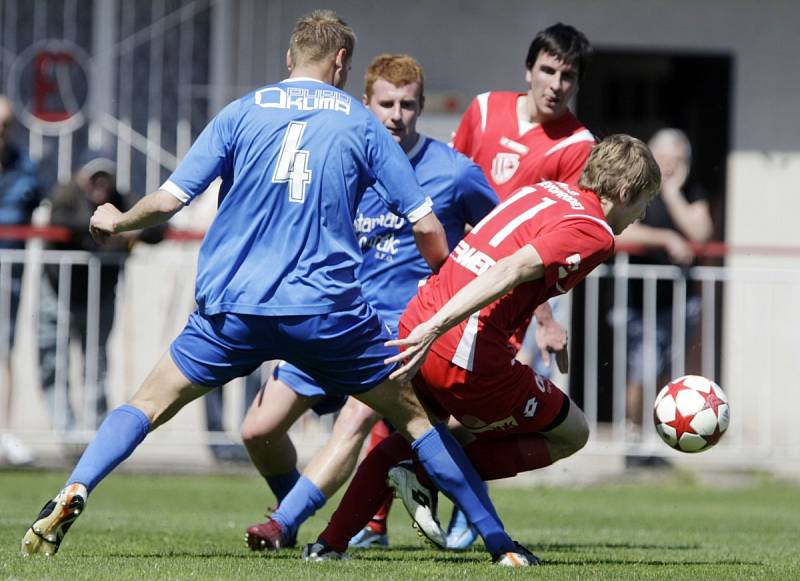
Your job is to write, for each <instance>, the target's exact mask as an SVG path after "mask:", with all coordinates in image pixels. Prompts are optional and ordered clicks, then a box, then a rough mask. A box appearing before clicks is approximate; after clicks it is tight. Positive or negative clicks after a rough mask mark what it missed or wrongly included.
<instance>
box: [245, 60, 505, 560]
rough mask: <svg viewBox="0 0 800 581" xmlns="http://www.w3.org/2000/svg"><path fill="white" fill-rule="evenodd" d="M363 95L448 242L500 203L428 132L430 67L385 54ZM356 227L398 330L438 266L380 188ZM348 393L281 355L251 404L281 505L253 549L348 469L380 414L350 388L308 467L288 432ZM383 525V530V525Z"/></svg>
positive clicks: (365, 279) (386, 315)
mask: <svg viewBox="0 0 800 581" xmlns="http://www.w3.org/2000/svg"><path fill="white" fill-rule="evenodd" d="M363 101H364V104H365V105H366V106H367V108H368V109H369V110H370V111H371V112H372V113H374V114H375V116H376V117H377V119H378V121H380V123H381V124H383V126H384V127H386V129H388V131H389V132H390V133H391V135H392V137H393V138H394V140H395V141H396V142H397V143H398V144H399V145H400V147H401V148H402V149H403V151H404V152H405V154H406V156H407V157H408V160H409V161H410V162H411V166H412V167H413V168H414V174H415V176H416V178H417V181H418V182H419V184H420V185H421V186H422V189H423V190H424V191H425V192H426V193H427V194H428V195H430V197H431V199H432V200H433V208H434V211H435V212H436V215H437V216H438V217H439V219H440V221H441V222H442V225H443V226H444V230H445V233H446V235H447V245H448V248H454V247H455V245H456V244H457V243H458V241H459V240H461V238H462V237H463V236H464V229H465V226H466V225H468V224H469V225H473V224H477V223H478V222H479V221H480V220H481V219H482V218H483V217H484V216H485V215H486V214H488V213H489V212H490V211H491V210H492V208H494V206H495V205H496V204H497V196H496V194H495V193H494V192H493V191H492V189H491V188H490V187H489V184H488V183H487V182H486V178H485V177H484V176H483V173H482V172H481V169H480V168H479V167H478V166H477V165H475V164H474V163H472V162H471V161H469V160H468V159H467V158H466V157H464V156H463V155H461V154H459V153H457V152H455V151H453V150H452V149H451V148H450V147H448V146H447V145H446V144H444V143H442V142H440V141H436V140H434V139H430V138H428V137H425V136H424V135H420V134H419V133H418V132H417V129H416V125H417V118H418V117H419V115H420V113H421V112H422V109H423V107H424V104H425V91H424V74H423V71H422V67H421V66H420V65H419V63H418V62H417V61H415V60H414V59H413V58H411V57H410V56H407V55H391V54H382V55H379V56H377V57H376V58H375V59H374V60H373V61H372V63H371V64H370V66H369V68H368V69H367V72H366V75H365V88H364V98H363ZM354 226H355V230H356V235H357V236H358V240H359V244H360V246H361V250H362V251H363V252H364V260H363V262H362V264H361V266H360V267H359V269H358V279H359V281H360V282H361V284H362V291H363V294H364V298H365V299H366V300H367V301H368V302H369V303H370V304H371V305H373V306H374V307H375V308H376V310H377V311H378V313H379V314H380V316H381V319H382V320H383V323H384V325H386V327H387V328H388V329H390V334H391V335H392V336H393V337H395V336H397V321H398V319H399V318H400V315H401V314H402V312H403V310H404V309H405V307H406V305H407V304H408V301H409V300H410V299H411V298H412V297H413V296H414V295H415V294H416V292H417V287H418V285H419V282H420V280H422V279H424V278H425V277H427V276H429V275H430V274H431V270H430V267H429V266H428V264H426V262H425V260H424V259H423V258H422V256H420V254H419V252H418V250H417V248H416V246H415V245H414V236H413V232H412V228H411V224H410V223H409V222H408V221H407V220H406V219H404V218H403V217H401V216H398V215H396V214H394V213H392V212H391V211H388V210H387V208H386V206H385V204H384V202H383V201H382V199H381V196H380V195H379V193H378V192H377V191H375V190H374V189H373V188H369V189H367V191H366V192H365V194H364V197H363V198H362V200H361V203H360V204H359V206H358V210H357V211H356V218H355V223H354ZM344 401H345V398H344V397H343V396H326V392H325V390H324V389H323V387H322V386H321V385H320V383H319V382H318V381H317V380H316V379H315V378H314V377H312V376H311V375H309V374H308V373H305V372H303V371H302V370H301V369H299V368H298V367H297V366H295V365H292V364H291V363H282V364H280V365H279V366H278V367H277V368H276V369H275V372H274V375H273V377H271V378H270V379H269V380H268V381H267V383H266V385H265V386H264V392H263V394H262V395H261V396H260V397H257V398H256V400H255V401H254V402H253V404H252V405H251V406H250V409H249V410H248V413H247V417H246V418H245V421H244V423H243V425H242V439H243V441H244V443H245V445H246V447H247V450H248V452H249V453H250V457H251V458H252V460H253V463H254V464H255V466H256V468H257V469H258V471H259V472H260V473H261V475H262V476H263V477H264V479H265V480H266V481H267V484H268V485H269V487H270V488H271V490H272V492H273V493H274V494H275V497H276V498H277V500H278V503H279V506H278V509H277V511H276V512H274V513H273V514H272V517H271V518H270V519H269V520H268V521H267V522H265V523H263V524H258V525H253V526H252V527H250V528H249V529H248V531H247V541H248V544H249V546H250V547H251V548H252V549H254V550H260V549H268V550H277V549H280V548H284V547H287V546H292V545H294V544H295V538H296V535H297V531H298V529H299V527H300V525H301V524H302V523H303V522H304V521H305V520H306V519H307V518H308V517H310V516H311V515H312V514H313V513H314V512H315V511H316V510H318V509H319V508H320V507H321V506H322V505H323V504H324V503H325V502H326V500H327V499H328V498H330V496H331V495H332V494H333V493H334V492H335V491H336V490H338V488H339V487H340V486H341V485H342V484H343V483H344V482H345V481H346V480H347V478H349V477H350V474H351V473H352V471H353V468H355V464H356V460H357V458H358V454H359V452H360V451H361V446H362V444H363V441H364V438H365V437H366V434H367V433H368V431H369V429H370V427H371V426H372V425H373V424H374V423H375V422H376V421H377V419H378V417H379V416H378V415H377V413H376V412H374V411H373V410H372V409H371V408H369V407H367V406H365V405H364V404H363V403H361V402H360V401H358V400H357V399H355V398H347V403H346V404H345V405H344V408H343V409H342V411H341V413H340V414H339V417H338V418H337V420H336V423H335V424H334V428H333V432H332V433H331V435H330V437H329V439H328V440H327V442H326V444H325V446H324V447H323V448H322V449H321V450H319V451H318V452H317V454H316V455H315V456H314V457H313V458H312V459H311V461H310V462H309V464H308V465H307V466H306V467H305V469H304V470H303V475H302V476H301V475H300V473H299V472H298V470H297V466H296V464H297V453H296V451H295V448H294V445H293V444H292V441H291V439H290V437H289V435H288V433H287V431H288V429H289V428H290V427H291V425H292V424H293V423H294V422H295V421H296V420H297V419H298V418H299V417H300V415H301V414H303V413H304V412H306V411H307V410H308V409H311V408H313V409H314V410H315V411H316V412H317V413H319V414H323V413H330V412H334V411H336V410H338V409H340V408H341V407H342V405H343V404H344ZM381 532H384V531H381Z"/></svg>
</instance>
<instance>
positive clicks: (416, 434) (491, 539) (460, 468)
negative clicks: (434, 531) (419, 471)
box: [357, 380, 517, 559]
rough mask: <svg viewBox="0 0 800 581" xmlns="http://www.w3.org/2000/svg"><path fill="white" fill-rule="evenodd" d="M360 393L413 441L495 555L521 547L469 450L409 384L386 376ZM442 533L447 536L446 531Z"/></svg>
mask: <svg viewBox="0 0 800 581" xmlns="http://www.w3.org/2000/svg"><path fill="white" fill-rule="evenodd" d="M357 397H358V398H359V399H361V401H363V402H364V403H366V404H367V405H369V406H370V407H372V408H373V409H375V410H376V411H377V412H378V413H380V414H382V415H384V416H385V417H386V419H387V420H389V421H390V422H391V423H392V425H393V426H395V428H396V429H397V430H398V432H399V433H400V434H402V435H403V436H404V437H406V439H408V440H409V441H411V448H412V450H413V452H414V455H415V457H416V459H417V460H418V461H419V462H420V464H421V465H422V467H423V468H424V470H425V472H426V473H427V474H428V475H429V476H430V478H431V480H432V481H433V482H434V483H435V484H436V486H437V487H438V488H439V490H441V491H442V492H444V493H445V495H447V497H448V498H450V500H452V501H453V502H454V503H456V504H458V505H459V506H461V508H462V509H463V510H464V512H465V513H466V514H467V517H468V519H469V521H470V522H471V523H472V524H473V525H474V526H475V527H476V528H477V529H478V532H479V533H480V535H481V537H482V538H483V540H484V544H485V545H486V548H487V550H488V551H489V552H490V553H491V554H492V556H493V557H495V558H496V559H497V558H499V556H501V555H503V554H505V553H507V552H514V551H516V550H517V545H516V543H514V541H512V540H511V538H510V537H509V536H508V535H507V534H506V532H505V530H504V528H503V524H502V522H501V521H500V517H499V516H498V515H497V512H496V511H495V509H494V505H493V504H492V501H491V499H490V498H489V495H488V494H487V492H486V488H485V486H484V484H483V481H482V480H481V478H480V476H479V475H478V473H477V472H476V471H475V468H474V467H473V466H472V464H470V462H469V460H468V458H467V456H466V455H465V454H464V450H463V449H462V448H461V446H460V445H459V444H458V442H457V441H456V439H455V438H454V437H453V436H452V435H451V434H450V432H449V431H448V430H447V426H446V425H445V424H444V423H436V425H435V426H434V425H433V422H434V421H436V418H432V417H431V416H430V415H429V412H428V411H427V409H426V408H424V407H423V406H422V404H421V403H420V401H419V400H418V399H417V397H416V395H415V393H414V391H413V389H412V388H411V386H410V385H407V384H406V385H403V384H399V383H397V382H394V381H391V380H386V381H384V383H382V384H381V385H379V386H378V387H376V388H375V389H373V390H370V391H369V392H366V393H363V394H359V395H358V396H357ZM406 508H409V507H408V505H406ZM426 536H428V538H429V539H431V540H433V538H434V537H433V536H432V535H431V534H426ZM440 536H441V538H442V539H444V537H445V534H444V532H443V531H441V533H440Z"/></svg>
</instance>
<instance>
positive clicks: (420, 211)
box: [406, 196, 433, 224]
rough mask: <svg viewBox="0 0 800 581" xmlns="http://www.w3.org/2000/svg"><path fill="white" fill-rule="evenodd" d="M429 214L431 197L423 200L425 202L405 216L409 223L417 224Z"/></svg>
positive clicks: (431, 209)
mask: <svg viewBox="0 0 800 581" xmlns="http://www.w3.org/2000/svg"><path fill="white" fill-rule="evenodd" d="M431 212H433V200H431V197H430V196H428V197H427V198H425V201H424V202H423V203H422V205H421V206H418V207H417V208H415V209H414V210H411V211H410V212H409V213H408V215H407V216H406V218H408V221H409V222H411V223H412V224H414V223H416V222H419V221H420V220H421V219H422V218H424V217H425V216H427V215H428V214H430V213H431Z"/></svg>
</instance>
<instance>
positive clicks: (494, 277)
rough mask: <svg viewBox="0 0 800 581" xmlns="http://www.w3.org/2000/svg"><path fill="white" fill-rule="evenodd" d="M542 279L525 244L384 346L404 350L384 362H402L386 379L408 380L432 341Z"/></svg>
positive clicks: (536, 255) (533, 251) (532, 250)
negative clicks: (511, 292)
mask: <svg viewBox="0 0 800 581" xmlns="http://www.w3.org/2000/svg"><path fill="white" fill-rule="evenodd" d="M542 276H544V264H543V263H542V258H541V256H539V253H538V252H537V251H536V249H535V248H534V247H533V246H531V245H530V244H526V245H525V246H523V247H522V248H520V249H519V250H517V251H516V252H515V253H514V254H512V255H511V256H507V257H505V258H503V259H501V260H498V261H497V263H496V264H495V265H494V266H493V267H491V268H490V269H489V270H487V271H486V272H485V273H483V274H482V275H481V276H479V277H477V278H475V279H474V280H472V281H471V282H470V283H469V284H468V285H466V286H465V287H464V288H462V289H461V290H460V291H458V292H457V293H456V294H455V295H454V296H453V298H451V299H450V300H449V301H447V303H446V304H445V305H444V306H443V307H442V308H441V309H440V310H439V311H438V312H437V313H436V314H435V315H434V316H433V317H431V318H430V319H428V320H427V321H426V322H424V323H422V324H420V325H417V327H415V328H414V330H412V331H411V333H409V335H408V337H406V338H405V339H396V340H394V341H389V342H387V343H386V344H387V345H391V346H397V347H404V348H405V351H403V352H402V353H399V354H398V355H395V356H394V357H390V358H388V359H386V363H396V362H398V361H403V360H405V363H404V364H403V365H402V366H401V367H398V368H397V369H396V370H395V371H394V373H392V375H391V376H390V377H391V379H397V380H399V381H401V382H407V381H410V380H411V378H412V377H414V375H415V374H416V373H417V370H418V369H419V367H420V366H421V365H422V363H423V361H425V356H426V355H427V354H428V350H429V349H430V347H431V345H432V344H433V342H434V341H435V340H436V339H437V338H438V337H439V336H441V335H442V334H444V333H446V332H447V331H448V330H449V329H451V328H452V327H454V326H455V325H457V324H458V323H460V322H461V321H463V320H464V319H466V318H467V317H469V316H470V315H471V314H472V313H474V312H475V311H478V310H480V309H482V308H483V307H485V306H486V305H488V304H489V303H491V302H493V301H495V300H497V299H498V298H500V297H502V296H503V295H505V294H506V293H508V292H509V291H510V290H512V289H513V288H515V287H517V286H519V285H520V284H522V283H524V282H527V281H530V280H536V279H538V278H541V277H542Z"/></svg>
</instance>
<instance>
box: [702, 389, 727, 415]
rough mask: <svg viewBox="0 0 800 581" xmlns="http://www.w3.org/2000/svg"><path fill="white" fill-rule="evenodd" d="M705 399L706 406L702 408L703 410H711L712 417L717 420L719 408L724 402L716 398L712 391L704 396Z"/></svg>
mask: <svg viewBox="0 0 800 581" xmlns="http://www.w3.org/2000/svg"><path fill="white" fill-rule="evenodd" d="M705 397H706V405H704V406H703V409H704V410H707V409H708V408H711V409H712V410H714V415H715V416H717V417H718V418H719V406H721V405H722V404H724V403H725V402H724V401H722V400H721V399H720V398H718V397H717V395H716V394H715V393H714V392H713V391H712V392H711V393H709V394H708V395H706V396H705Z"/></svg>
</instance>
